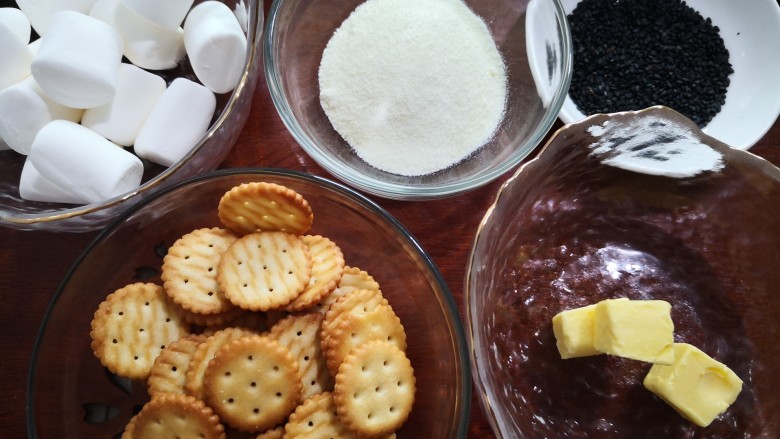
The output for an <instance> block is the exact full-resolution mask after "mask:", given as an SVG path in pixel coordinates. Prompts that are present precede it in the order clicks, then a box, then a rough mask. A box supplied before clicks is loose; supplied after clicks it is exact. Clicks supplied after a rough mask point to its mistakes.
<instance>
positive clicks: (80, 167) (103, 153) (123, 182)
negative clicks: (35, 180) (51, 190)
mask: <svg viewBox="0 0 780 439" xmlns="http://www.w3.org/2000/svg"><path fill="white" fill-rule="evenodd" d="M29 157H30V160H32V163H33V165H34V166H35V168H36V169H37V170H38V171H39V172H40V173H41V175H43V177H45V178H46V179H47V180H49V181H51V182H52V183H54V184H56V185H59V186H61V187H62V188H63V189H65V190H66V191H69V192H71V193H73V194H74V195H75V196H78V197H81V198H83V199H84V200H86V201H87V202H89V203H97V202H101V201H104V200H107V199H109V198H113V197H115V196H118V195H121V194H124V193H126V192H128V191H131V190H133V189H136V188H137V187H138V186H139V185H140V184H141V177H142V176H143V171H144V166H143V164H142V163H141V160H140V159H139V158H138V157H136V156H134V155H133V154H132V153H130V152H127V151H125V150H124V149H122V148H120V147H118V146H116V145H114V144H113V143H111V142H109V141H108V140H106V139H104V138H103V137H101V136H100V134H97V133H95V132H94V131H92V130H90V129H89V128H85V127H83V126H81V125H79V124H77V123H73V122H69V121H65V120H55V121H52V122H50V123H48V124H47V125H46V126H44V127H43V128H42V129H41V130H40V131H39V132H38V135H37V136H36V137H35V141H34V142H33V145H32V150H31V151H30V156H29Z"/></svg>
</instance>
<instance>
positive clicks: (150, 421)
mask: <svg viewBox="0 0 780 439" xmlns="http://www.w3.org/2000/svg"><path fill="white" fill-rule="evenodd" d="M170 437H173V438H185V437H186V438H202V439H225V427H224V426H223V425H222V424H221V423H220V422H219V417H217V415H215V414H214V411H213V410H212V409H211V408H209V407H208V406H206V404H204V403H203V401H200V400H198V399H196V398H193V397H191V396H187V395H159V396H155V397H153V398H152V399H151V401H149V402H147V403H146V404H144V406H143V408H141V411H140V412H138V414H137V415H136V416H134V417H133V419H131V420H130V422H129V423H128V424H127V426H126V427H125V432H124V434H123V435H122V438H123V439H147V438H170Z"/></svg>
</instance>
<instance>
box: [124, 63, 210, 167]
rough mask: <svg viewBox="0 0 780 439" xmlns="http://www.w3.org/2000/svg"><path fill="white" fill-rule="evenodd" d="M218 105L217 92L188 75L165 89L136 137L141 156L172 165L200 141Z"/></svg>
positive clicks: (175, 80)
mask: <svg viewBox="0 0 780 439" xmlns="http://www.w3.org/2000/svg"><path fill="white" fill-rule="evenodd" d="M216 105H217V99H216V97H215V96H214V93H212V92H211V90H209V89H207V88H206V87H204V86H202V85H200V84H198V83H196V82H193V81H190V80H189V79H186V78H176V79H174V80H173V82H172V83H171V85H170V86H169V87H168V89H167V90H165V93H163V95H162V97H160V100H159V101H157V105H156V106H155V107H154V110H152V114H150V115H149V117H148V118H147V119H146V123H144V126H143V127H142V128H141V132H140V133H138V137H136V139H135V153H136V154H138V156H139V157H142V158H145V159H148V160H151V161H153V162H155V163H159V164H161V165H165V166H171V165H173V164H174V163H176V162H177V161H179V160H180V159H181V158H182V157H184V156H186V155H187V154H188V153H189V152H190V150H191V149H192V148H193V147H194V146H195V145H197V144H198V141H200V139H201V137H202V136H203V134H205V133H206V131H207V130H208V128H209V125H210V123H211V118H212V117H213V115H214V110H215V108H216Z"/></svg>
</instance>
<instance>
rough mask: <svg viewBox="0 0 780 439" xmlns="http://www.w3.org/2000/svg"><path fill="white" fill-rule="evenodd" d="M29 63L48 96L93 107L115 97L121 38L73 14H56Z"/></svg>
mask: <svg viewBox="0 0 780 439" xmlns="http://www.w3.org/2000/svg"><path fill="white" fill-rule="evenodd" d="M41 40H42V41H41V47H40V48H39V49H38V53H37V54H36V55H35V58H34V59H33V61H32V67H31V70H32V75H33V76H34V77H35V80H36V81H38V85H40V86H41V88H42V89H43V91H44V92H46V94H47V95H49V97H50V98H51V99H52V100H53V101H55V102H59V103H60V104H62V105H66V106H68V107H72V108H92V107H97V106H99V105H103V104H105V103H107V102H109V101H110V100H111V98H113V97H114V92H115V87H116V79H117V75H118V72H119V64H120V63H121V61H122V39H121V38H120V37H119V34H117V32H116V31H115V30H114V28H112V27H111V26H109V25H107V24H106V23H103V22H102V21H100V20H97V19H95V18H92V17H90V16H88V15H84V14H81V13H79V12H73V11H63V12H58V13H57V14H55V15H54V17H52V19H51V23H50V24H49V32H48V33H47V34H46V35H45V36H44V37H42V39H41Z"/></svg>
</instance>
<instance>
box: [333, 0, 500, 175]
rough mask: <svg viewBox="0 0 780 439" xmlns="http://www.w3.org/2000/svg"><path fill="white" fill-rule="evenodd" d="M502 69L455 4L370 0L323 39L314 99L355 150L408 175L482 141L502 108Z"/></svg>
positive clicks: (457, 0) (474, 23)
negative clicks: (323, 44) (318, 93)
mask: <svg viewBox="0 0 780 439" xmlns="http://www.w3.org/2000/svg"><path fill="white" fill-rule="evenodd" d="M506 81H507V79H506V70H505V68H504V63H503V60H502V59H501V55H500V54H499V52H498V49H497V48H496V45H495V42H494V41H493V38H492V37H491V35H490V32H489V30H488V28H487V26H486V25H485V23H484V22H483V21H482V20H481V19H480V18H479V17H478V16H477V15H475V14H474V13H473V12H472V11H471V10H470V9H469V8H468V6H466V5H465V3H463V1H461V0H368V1H366V2H365V3H363V4H361V5H360V6H358V7H357V8H356V9H355V10H354V11H353V12H352V14H351V15H350V16H349V17H348V18H347V19H346V20H345V21H344V22H343V23H342V24H341V26H340V27H339V28H338V29H337V30H336V32H335V33H334V34H333V36H332V37H331V39H330V41H329V42H328V44H327V46H326V47H325V50H324V52H323V54H322V61H321V63H320V70H319V86H320V102H321V104H322V108H323V109H324V110H325V114H326V115H327V116H328V119H329V120H330V122H331V124H332V125H333V127H334V128H335V130H336V131H337V132H338V133H339V134H340V135H341V136H342V137H343V138H344V140H346V141H347V143H349V145H350V146H351V147H352V148H353V149H354V150H355V152H356V153H357V155H358V156H359V157H360V158H362V159H363V160H365V161H366V162H367V163H368V164H370V165H371V166H373V167H375V168H379V169H381V170H383V171H386V172H390V173H394V174H400V175H406V176H416V175H425V174H430V173H433V172H436V171H439V170H442V169H445V168H448V167H450V166H452V165H454V164H456V163H458V162H460V161H461V160H463V159H464V158H466V157H468V156H469V155H470V154H471V153H473V152H474V151H476V150H477V149H478V148H479V147H480V146H482V145H484V144H485V143H487V142H488V141H489V140H490V139H491V137H492V136H493V134H494V133H495V131H496V128H497V127H498V124H499V123H500V122H501V119H502V118H503V115H504V107H505V105H506V94H507V85H506Z"/></svg>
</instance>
